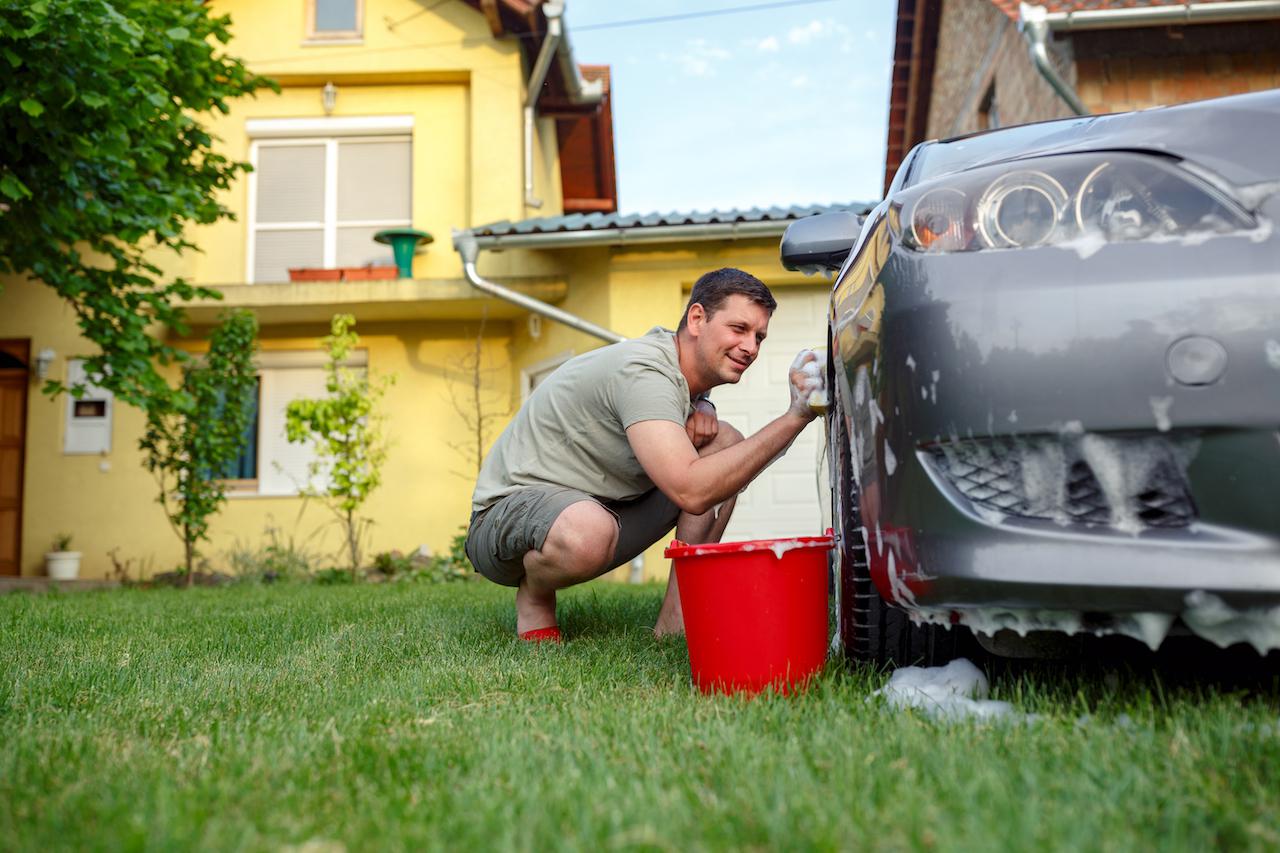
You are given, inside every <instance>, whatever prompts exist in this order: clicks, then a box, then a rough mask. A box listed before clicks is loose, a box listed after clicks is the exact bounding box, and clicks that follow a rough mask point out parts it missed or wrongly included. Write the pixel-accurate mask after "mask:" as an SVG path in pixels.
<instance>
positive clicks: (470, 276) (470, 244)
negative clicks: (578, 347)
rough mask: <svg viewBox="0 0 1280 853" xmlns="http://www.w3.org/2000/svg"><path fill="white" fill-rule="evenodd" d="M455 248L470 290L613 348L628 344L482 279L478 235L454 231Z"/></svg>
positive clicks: (592, 324)
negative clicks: (479, 269)
mask: <svg viewBox="0 0 1280 853" xmlns="http://www.w3.org/2000/svg"><path fill="white" fill-rule="evenodd" d="M453 247H454V248H455V249H457V250H458V255H459V256H460V257H461V258H462V274H463V275H465V276H466V277H467V281H469V282H471V286H472V287H474V288H475V289H476V290H479V291H482V292H484V293H487V294H489V295H490V296H496V297H497V298H499V299H505V300H506V301H507V302H511V303H514V304H515V305H519V306H520V307H521V308H524V309H525V310H526V311H532V312H533V313H534V314H540V315H541V316H543V317H546V318H548V319H550V320H555V321H556V322H557V323H563V324H564V325H566V326H568V327H569V328H571V329H576V330H578V331H579V332H583V333H584V334H588V335H591V336H592V337H596V338H600V339H601V340H602V341H606V342H608V343H611V344H616V343H619V342H620V341H625V340H626V338H625V337H624V336H622V335H620V334H618V333H617V332H613V331H610V330H609V329H606V328H604V327H602V326H597V325H596V324H595V323H592V322H591V321H589V320H584V319H582V318H581V317H578V316H576V315H574V314H570V313H569V312H568V311H562V310H560V309H559V308H557V307H555V306H554V305H548V304H547V303H545V302H543V301H541V300H539V299H534V298H532V297H530V296H525V295H524V294H523V293H517V292H516V291H514V290H512V289H510V288H508V287H503V286H502V285H500V284H498V283H497V282H496V281H490V280H489V279H487V278H484V277H482V276H481V275H480V273H479V271H478V270H477V269H476V259H477V258H478V257H479V256H480V247H479V246H477V245H476V238H475V235H474V234H472V233H471V232H470V231H465V230H462V231H460V230H454V232H453Z"/></svg>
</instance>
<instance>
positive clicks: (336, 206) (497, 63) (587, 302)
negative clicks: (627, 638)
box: [0, 0, 866, 578]
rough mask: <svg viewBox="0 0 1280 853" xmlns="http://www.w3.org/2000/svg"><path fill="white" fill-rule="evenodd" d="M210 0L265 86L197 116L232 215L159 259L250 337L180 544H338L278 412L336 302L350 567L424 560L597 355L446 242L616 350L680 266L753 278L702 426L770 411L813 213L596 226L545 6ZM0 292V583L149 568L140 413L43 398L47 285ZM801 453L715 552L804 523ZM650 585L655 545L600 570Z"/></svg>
mask: <svg viewBox="0 0 1280 853" xmlns="http://www.w3.org/2000/svg"><path fill="white" fill-rule="evenodd" d="M209 5H210V6H211V7H212V11H213V12H214V13H215V14H224V13H225V14H230V15H231V18H232V22H233V24H232V28H233V32H234V33H235V40H234V41H233V42H232V44H231V49H232V51H233V52H235V53H236V54H237V55H239V56H240V57H242V58H243V59H244V60H245V61H246V63H247V64H248V65H249V66H250V67H251V68H252V69H253V70H254V71H256V72H258V73H260V74H266V75H269V76H271V77H273V78H275V79H276V80H277V81H278V82H279V83H280V84H281V87H282V91H281V93H280V94H279V95H273V94H270V93H265V94H260V95H259V97H258V98H257V99H254V100H244V101H242V102H239V103H235V104H233V105H232V110H233V111H232V112H231V113H230V114H229V115H227V116H225V117H221V118H220V119H219V121H218V122H217V124H216V125H215V126H214V127H213V131H214V133H215V134H216V135H217V136H218V137H219V138H220V139H221V142H220V145H221V147H222V150H223V153H225V154H226V155H228V156H229V157H231V158H234V159H238V160H247V161H249V162H251V163H253V165H254V172H253V173H252V174H251V175H250V176H248V177H247V178H245V179H242V180H240V181H239V182H238V183H237V184H236V185H235V186H234V187H233V188H232V189H231V190H230V191H229V193H228V196H227V198H226V199H225V200H224V201H225V204H226V205H227V206H228V207H230V208H231V209H232V210H234V211H235V212H236V213H237V218H236V219H235V220H234V221H231V220H225V221H221V222H219V223H217V224H215V225H212V226H209V227H206V228H203V229H202V230H200V231H199V232H198V233H196V234H195V235H194V241H195V242H196V243H197V244H198V245H199V246H200V247H201V249H202V252H201V253H198V254H190V255H188V256H186V257H183V258H181V259H179V260H168V259H166V260H165V261H164V263H166V264H167V265H168V266H167V269H169V270H172V271H173V272H174V273H175V274H182V275H185V276H186V277H187V278H188V279H190V280H191V281H192V282H194V283H196V284H200V285H205V286H210V287H214V288H216V289H218V290H220V291H221V292H222V293H223V295H224V297H225V298H224V299H223V300H222V301H221V302H218V303H196V304H192V305H189V306H188V313H189V315H190V317H191V319H192V325H193V333H192V336H191V337H192V342H191V346H193V347H197V348H198V346H199V343H198V341H199V340H200V339H202V337H203V334H204V332H206V331H207V330H208V328H209V326H210V325H211V324H212V323H213V322H214V321H215V320H216V318H217V316H218V314H219V313H220V312H221V311H222V310H224V309H225V308H227V307H245V308H249V309H251V310H252V311H253V312H254V313H255V314H256V315H257V317H258V320H259V323H260V327H261V333H260V334H261V350H262V351H261V354H260V356H259V360H258V365H259V381H260V384H259V400H258V417H257V424H256V426H255V430H254V442H253V445H252V447H251V448H250V449H249V450H248V451H247V452H246V454H245V457H244V458H243V459H242V460H241V471H240V472H239V473H240V478H239V479H237V480H235V481H233V482H232V491H231V493H230V499H229V501H228V502H227V504H226V505H225V507H224V508H223V510H222V512H221V513H220V515H219V516H218V517H217V518H216V519H215V520H214V522H213V527H212V530H211V535H212V542H211V544H210V545H209V546H206V547H205V548H204V553H205V556H206V557H207V558H208V559H209V561H210V562H211V564H212V565H213V567H214V568H225V554H226V552H227V551H228V550H229V549H231V548H232V547H234V546H236V545H249V546H251V547H255V546H258V545H260V544H261V543H262V541H263V535H264V533H263V531H264V529H265V528H266V527H268V526H272V527H275V528H277V529H280V530H283V531H284V532H285V533H286V534H288V535H293V536H294V537H296V538H297V539H298V540H305V541H307V542H308V543H309V545H310V547H311V549H312V550H314V551H316V552H319V553H324V554H333V553H336V552H337V550H338V542H339V539H338V535H337V531H336V530H335V529H333V528H332V526H331V525H330V523H329V519H330V517H329V515H328V514H327V511H326V510H325V509H324V508H323V507H321V506H319V505H318V504H316V503H315V502H307V501H305V500H304V499H303V498H302V497H300V496H299V494H298V492H299V488H300V486H301V485H302V483H303V482H304V481H305V480H306V466H307V463H308V460H309V455H308V451H307V450H306V449H305V448H303V447H301V446H299V445H290V444H289V443H288V442H286V441H285V439H284V435H283V411H284V407H285V405H286V404H287V403H288V402H289V400H291V399H293V398H295V397H298V396H314V395H317V394H318V393H320V392H321V391H322V388H323V374H322V372H321V364H322V356H321V354H320V352H319V349H318V347H317V340H318V338H319V337H321V336H322V335H323V334H325V332H326V330H327V326H328V321H329V318H330V317H331V316H332V315H333V314H334V313H338V312H345V313H351V314H353V315H355V317H356V319H357V327H356V329H357V331H358V332H359V333H360V335H361V347H362V349H361V350H360V351H359V352H358V353H357V356H356V357H355V358H354V359H353V362H354V363H355V364H356V365H357V366H362V367H364V368H366V369H367V370H368V371H369V372H370V373H371V374H374V375H394V376H396V377H397V382H396V384H395V385H394V386H392V387H391V389H390V390H389V392H388V393H387V395H386V397H385V398H384V411H385V413H386V415H387V422H386V423H387V432H388V433H389V436H390V438H391V440H392V447H391V451H390V457H389V460H388V463H387V466H386V471H385V476H384V481H383V485H382V487H381V488H380V489H379V490H378V491H377V492H376V493H375V494H374V495H373V496H372V497H371V499H370V500H369V503H368V504H367V505H366V514H367V515H368V516H369V517H371V518H372V519H374V521H375V526H374V527H373V529H372V533H371V541H370V542H369V543H368V548H369V553H373V552H376V551H381V550H388V549H391V548H399V549H402V550H406V551H407V550H410V549H413V548H416V547H419V546H423V545H425V546H427V547H428V548H430V549H432V550H434V551H436V552H439V551H441V550H443V549H445V548H447V547H448V544H449V542H450V540H451V538H452V537H453V536H455V535H456V534H457V533H458V532H459V531H460V529H461V527H462V526H463V525H464V524H465V523H466V521H467V518H468V515H469V506H470V495H471V490H472V486H473V482H474V473H475V469H476V458H477V455H478V454H479V453H480V452H481V451H482V450H483V449H487V446H488V444H489V443H491V442H492V441H493V439H494V438H496V436H497V433H498V431H500V430H501V428H502V427H503V426H504V425H505V423H506V420H507V419H508V418H509V416H510V413H511V412H512V411H514V409H515V408H516V407H518V406H519V404H520V402H521V399H522V396H523V395H524V394H527V393H528V391H529V390H530V389H531V388H532V387H533V386H534V385H536V384H537V382H538V381H539V380H540V379H541V378H542V377H543V376H545V375H546V374H547V373H549V372H550V371H551V370H553V369H554V368H555V366H556V365H558V364H559V363H560V362H562V361H564V360H565V359H567V358H569V357H570V356H572V355H574V354H576V353H580V352H583V351H585V350H587V349H590V348H593V347H596V346H600V345H602V344H604V343H605V340H603V339H602V338H601V337H600V336H599V335H596V334H589V333H585V332H583V331H579V330H578V329H576V328H573V327H571V326H568V325H565V324H563V323H561V322H558V321H556V320H553V319H549V318H544V317H543V315H542V314H541V313H538V312H536V311H530V310H528V308H527V307H526V306H525V305H521V304H516V303H515V302H512V301H509V300H508V299H506V298H499V297H495V296H492V295H489V294H488V293H486V292H483V291H481V290H480V289H478V288H477V287H476V286H474V284H473V283H472V281H470V280H468V277H467V275H466V274H464V267H463V259H462V257H460V255H459V254H458V253H457V252H455V250H454V247H453V245H452V243H453V240H452V237H451V234H452V232H453V230H454V229H459V230H461V231H463V232H465V233H464V234H463V239H462V241H461V242H462V243H467V242H468V240H467V238H474V247H475V249H476V250H478V253H479V254H478V260H477V262H476V277H477V278H478V279H479V280H480V281H493V282H496V283H497V284H499V285H500V286H502V287H503V288H505V289H507V290H510V291H513V292H515V293H516V294H519V295H523V296H524V297H531V298H533V299H536V300H538V301H539V302H540V303H547V304H551V305H553V306H555V307H556V308H558V309H560V310H561V311H563V312H567V313H568V314H570V315H572V316H573V317H575V318H581V320H582V321H584V322H585V324H588V325H589V326H594V327H599V328H600V329H603V330H608V331H611V332H612V333H614V334H617V335H622V336H630V335H637V334H642V333H644V332H645V331H646V330H648V329H649V328H650V327H652V326H654V325H659V324H661V325H667V326H673V325H674V324H675V323H676V322H677V320H678V318H679V316H680V312H681V310H682V308H683V305H684V301H685V299H686V298H687V294H688V291H689V288H690V287H691V286H692V284H693V282H694V281H695V280H696V279H697V277H698V276H699V275H701V273H703V272H705V271H706V270H709V269H714V268H717V267H721V266H729V265H732V266H738V267H741V268H743V269H746V270H748V271H749V272H751V273H753V274H755V275H757V276H759V277H760V278H761V279H763V280H764V281H765V282H766V283H767V284H769V285H770V286H771V287H773V288H774V289H775V293H776V294H777V295H778V297H779V309H778V311H777V313H776V314H775V320H774V324H773V327H772V329H771V335H770V339H769V342H768V344H767V345H766V347H767V349H766V353H765V356H764V358H762V359H761V363H760V365H759V366H757V367H756V369H755V370H754V371H753V373H754V375H752V376H750V377H749V378H748V379H747V380H744V382H743V383H742V384H741V385H740V386H735V387H733V388H725V389H720V390H718V391H717V392H716V393H715V394H714V395H713V399H715V401H716V403H717V406H718V408H719V411H720V415H721V417H722V418H724V419H726V420H729V421H732V422H734V423H735V425H737V426H739V427H740V428H743V429H744V431H747V432H750V431H754V430H755V429H758V428H759V427H760V426H762V425H763V422H764V420H765V419H767V418H768V417H772V416H773V415H774V414H776V411H775V410H780V409H781V407H782V406H784V405H785V400H786V392H785V390H784V389H781V388H780V387H779V386H778V384H777V383H778V382H779V381H780V376H781V375H782V374H784V372H785V366H786V364H787V363H789V362H790V360H791V358H792V357H793V356H794V354H795V351H796V350H797V349H798V348H799V347H801V346H806V345H808V346H811V345H821V344H824V343H825V334H826V331H825V329H826V323H825V311H826V307H827V297H828V288H827V286H826V285H825V284H824V283H823V282H821V281H819V282H818V283H816V284H815V283H814V281H813V280H812V279H805V278H804V277H803V276H800V275H797V274H794V273H788V272H785V271H784V270H783V269H782V268H781V266H780V265H779V264H778V261H777V245H778V238H779V237H780V236H781V233H782V231H783V230H784V229H785V227H786V225H787V224H788V222H789V221H791V220H794V219H795V218H798V217H800V216H805V215H809V214H811V213H815V212H818V211H819V209H818V208H785V209H770V210H751V211H723V212H718V213H712V214H666V215H649V216H623V215H619V214H617V213H615V212H614V211H615V210H616V198H617V193H616V189H615V178H614V164H613V140H612V119H611V112H610V93H609V75H608V69H607V68H606V67H602V66H596V67H582V66H579V65H578V64H577V63H576V61H575V58H574V55H573V50H572V45H571V41H570V38H569V36H570V33H569V28H568V26H567V25H566V23H565V19H564V16H563V5H564V4H563V3H559V2H539V0H445V2H428V0H211V2H210V4H209ZM531 84H532V85H531ZM865 207H866V206H860V209H865ZM396 229H418V230H420V231H423V232H427V233H428V234H430V235H431V236H432V237H433V238H434V241H433V242H430V243H427V244H425V245H423V246H419V247H418V251H417V253H416V254H415V255H413V257H412V262H411V270H409V275H408V276H406V277H399V278H387V277H379V276H387V275H394V272H393V271H391V270H389V269H386V268H387V267H389V266H391V265H393V263H394V259H393V255H392V252H391V249H390V248H389V247H388V246H386V245H383V244H381V243H378V242H375V240H374V239H373V238H374V235H375V234H378V233H379V232H384V231H393V230H396ZM339 270H345V275H344V276H343V278H342V279H341V280H335V279H336V278H337V277H338V276H339V275H340V273H339V272H338V271H339ZM325 277H329V280H324V278H325ZM317 279H318V280H317ZM3 288H4V289H3V292H0V574H9V575H17V574H21V575H40V574H43V573H44V553H45V552H46V551H47V550H49V548H50V545H51V543H52V540H53V538H54V537H55V535H56V534H58V533H60V532H67V533H71V534H73V535H74V537H75V539H74V547H75V548H76V549H77V550H79V551H81V552H82V553H83V554H84V558H83V559H84V562H83V566H82V569H81V576H82V577H90V578H91V577H100V576H103V575H105V574H107V573H108V572H109V570H110V569H111V567H112V562H111V557H110V555H111V554H112V553H114V554H115V555H116V558H117V559H120V560H126V559H129V560H133V561H134V566H135V567H137V566H141V567H143V568H144V569H145V570H147V571H163V570H168V569H171V568H172V567H174V566H175V565H176V564H178V563H179V562H180V559H181V553H182V550H181V547H180V543H179V541H178V539H177V537H175V536H174V535H173V533H172V532H171V531H170V529H169V526H168V523H167V522H166V520H165V518H164V515H163V514H162V512H161V510H160V507H159V506H158V504H157V503H156V500H155V497H156V490H157V487H156V484H155V482H154V481H153V480H152V479H151V476H150V475H149V474H148V473H147V472H146V471H145V470H144V469H143V467H142V465H141V457H140V454H139V451H138V449H137V441H138V438H139V436H140V434H141V429H142V416H141V414H140V413H139V412H137V411H136V410H134V409H132V408H130V407H128V406H115V405H113V401H112V400H111V399H110V398H109V395H106V394H102V393H94V394H90V395H88V396H87V397H86V398H85V399H82V400H80V401H73V400H71V399H68V398H66V397H62V398H58V399H50V398H48V397H46V396H44V395H43V394H41V393H40V392H39V390H38V389H39V380H40V379H41V378H44V377H54V378H63V379H72V380H74V379H76V378H77V373H76V371H77V370H78V366H79V362H78V361H77V357H78V356H83V355H86V354H88V353H89V345H88V343H87V342H86V341H85V340H84V339H82V338H81V337H80V336H79V334H78V332H77V329H76V326H75V323H74V318H73V317H72V316H71V314H70V311H69V309H67V308H66V306H64V305H63V304H62V303H61V302H60V300H59V299H58V298H57V297H56V295H55V294H54V293H53V292H52V291H51V290H50V289H49V288H47V287H45V286H44V285H42V284H40V283H39V282H31V281H26V280H21V279H13V278H10V279H6V280H4V281H3ZM606 334H607V333H606ZM771 383H772V384H771ZM478 427H482V428H478ZM820 443H821V437H820V435H819V430H818V429H817V428H811V429H810V430H808V431H807V433H806V435H805V438H804V440H803V441H802V442H799V443H797V445H796V447H794V448H793V449H792V451H791V453H790V454H789V455H788V460H790V461H789V462H788V461H787V460H784V462H783V463H779V465H776V466H775V467H774V469H771V471H770V472H768V473H767V474H766V475H765V476H764V477H763V478H762V480H761V481H759V482H757V483H756V484H755V485H753V487H752V489H751V490H749V491H748V493H747V496H746V498H745V499H744V500H743V501H742V503H741V509H740V515H741V518H740V519H738V520H735V525H734V527H733V528H731V530H730V535H731V536H734V537H735V538H754V537H757V536H763V535H773V534H785V533H795V534H800V533H811V532H816V531H817V530H818V529H819V528H820V526H821V522H820V518H819V516H818V514H817V512H816V506H817V503H818V500H819V497H818V496H819V494H820V492H821V490H822V488H823V487H822V485H821V483H820V482H818V480H817V479H816V478H815V471H817V470H818V468H819V467H820V466H817V465H815V461H816V459H817V456H818V453H819V451H820ZM666 571H667V565H666V562H665V561H664V560H662V559H661V549H660V548H655V549H652V550H651V551H650V552H649V554H648V555H646V559H645V560H644V562H643V565H635V566H633V567H624V568H623V569H620V570H619V571H618V572H616V573H615V574H616V575H617V576H619V577H622V578H627V577H630V578H637V577H642V576H643V577H650V578H652V577H661V576H664V575H665V573H666Z"/></svg>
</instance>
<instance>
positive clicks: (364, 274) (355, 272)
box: [342, 264, 396, 281]
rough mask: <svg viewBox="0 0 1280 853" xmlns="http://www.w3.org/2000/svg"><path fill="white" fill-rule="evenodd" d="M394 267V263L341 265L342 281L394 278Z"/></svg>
mask: <svg viewBox="0 0 1280 853" xmlns="http://www.w3.org/2000/svg"><path fill="white" fill-rule="evenodd" d="M395 277H396V268H395V266H394V265H388V266H373V265H372V264H370V265H369V266H367V267H343V268H342V280H343V281H381V280H382V279H387V278H395Z"/></svg>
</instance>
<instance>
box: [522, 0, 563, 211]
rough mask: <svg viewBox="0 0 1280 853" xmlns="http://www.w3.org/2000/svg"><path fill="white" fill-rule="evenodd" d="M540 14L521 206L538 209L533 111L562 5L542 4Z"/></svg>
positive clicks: (555, 43)
mask: <svg viewBox="0 0 1280 853" xmlns="http://www.w3.org/2000/svg"><path fill="white" fill-rule="evenodd" d="M542 11H543V14H545V15H546V16H547V35H546V37H545V38H543V40H542V49H541V50H539V51H538V58H537V59H535V60H534V62H533V70H532V71H531V72H530V73H529V84H528V86H526V87H525V96H524V203H525V206H526V207H532V208H539V207H542V199H540V198H538V197H537V196H535V195H534V194H533V123H534V112H535V110H536V108H537V106H538V96H539V95H541V94H542V84H543V83H545V82H546V81H547V72H548V71H550V70H551V60H552V59H553V58H555V55H556V50H557V49H558V48H559V47H560V37H561V35H562V33H563V32H564V30H563V27H562V26H561V22H560V16H561V15H563V14H564V3H561V2H558V0H551V2H549V3H546V4H544V5H543V7H542Z"/></svg>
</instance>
